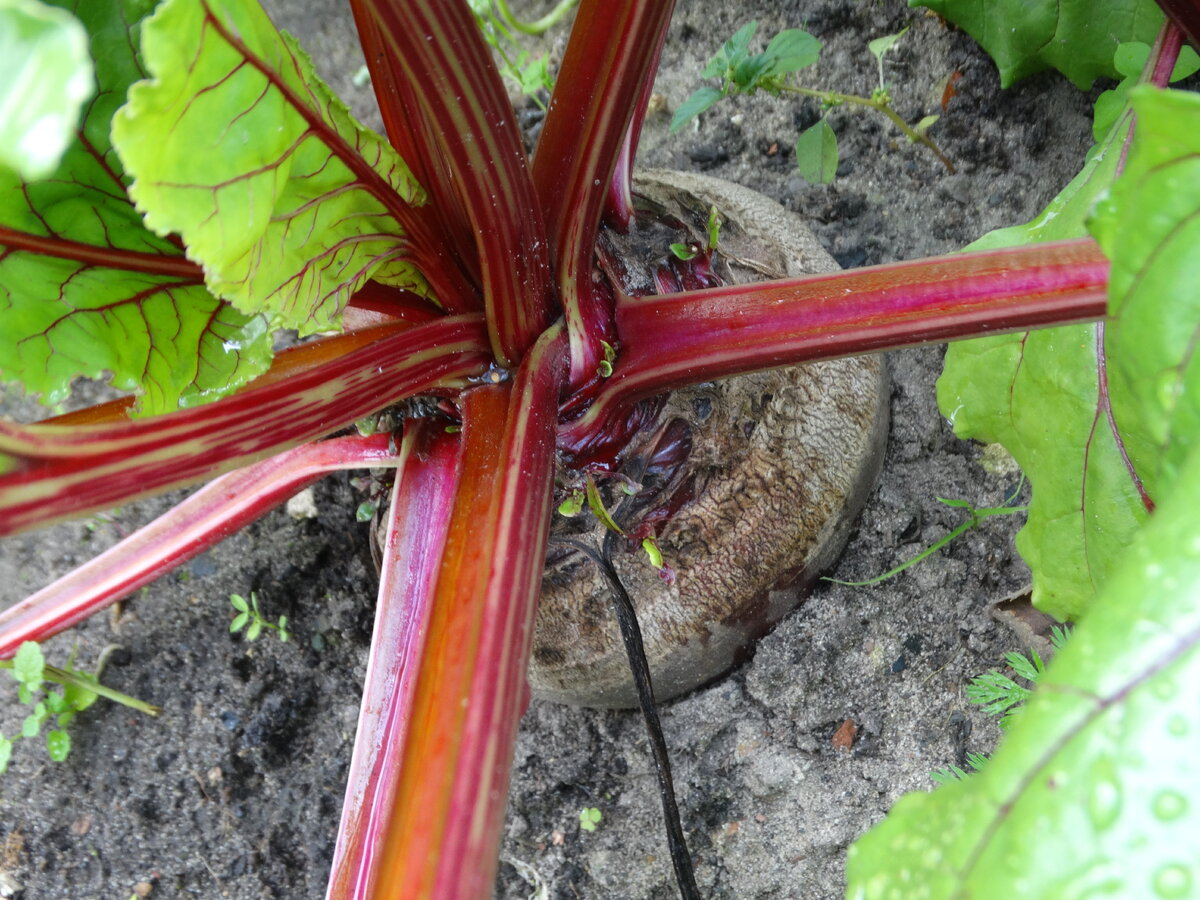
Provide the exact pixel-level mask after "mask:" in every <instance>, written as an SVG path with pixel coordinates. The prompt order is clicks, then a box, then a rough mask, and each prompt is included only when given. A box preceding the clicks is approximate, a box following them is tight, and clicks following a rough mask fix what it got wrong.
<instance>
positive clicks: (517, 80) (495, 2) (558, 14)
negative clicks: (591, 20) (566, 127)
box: [468, 0, 577, 112]
mask: <svg viewBox="0 0 1200 900" xmlns="http://www.w3.org/2000/svg"><path fill="white" fill-rule="evenodd" d="M576 2H577V0H561V2H560V3H559V4H558V5H557V6H556V7H554V9H552V10H551V11H550V12H548V13H547V14H546V15H544V16H542V18H540V19H537V20H535V21H533V22H525V21H522V20H520V19H518V18H517V17H516V16H515V15H513V12H512V10H511V9H510V8H509V5H508V0H468V4H469V5H470V7H471V12H472V13H474V15H475V21H476V23H477V24H478V25H479V30H480V31H481V32H483V39H484V40H485V41H487V44H488V46H489V47H491V48H492V49H493V50H495V51H496V55H497V56H498V57H499V64H498V66H499V69H500V74H501V75H502V76H503V77H504V78H505V79H507V80H508V81H510V82H511V83H512V84H513V85H514V86H516V88H517V89H518V90H520V92H521V93H522V94H524V95H525V96H526V97H529V98H530V99H531V100H533V102H534V103H536V104H537V105H538V106H539V107H541V109H542V112H545V111H546V105H545V104H544V103H543V102H542V98H541V96H540V93H541V92H542V91H543V90H544V91H547V92H549V91H550V90H552V89H553V88H554V78H553V77H552V76H551V75H550V60H549V57H547V56H546V54H544V53H543V54H541V55H539V56H532V55H531V54H530V53H529V51H528V50H525V49H524V48H523V47H521V45H520V43H519V41H518V38H517V33H520V34H528V35H539V34H542V33H544V32H545V31H546V30H547V29H549V28H551V27H553V26H554V25H555V24H557V23H558V22H559V21H561V20H562V19H563V17H565V16H566V15H567V13H569V12H570V11H571V10H572V9H574V7H575V3H576Z"/></svg>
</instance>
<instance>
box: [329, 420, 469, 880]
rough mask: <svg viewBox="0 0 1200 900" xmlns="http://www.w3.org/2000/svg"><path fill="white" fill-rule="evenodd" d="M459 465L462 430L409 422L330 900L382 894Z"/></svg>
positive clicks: (390, 518)
mask: <svg viewBox="0 0 1200 900" xmlns="http://www.w3.org/2000/svg"><path fill="white" fill-rule="evenodd" d="M458 474H459V441H458V439H457V437H454V436H451V435H447V434H445V433H440V434H439V433H436V432H435V431H434V426H433V425H431V424H430V423H429V422H420V423H417V424H416V425H415V426H414V427H412V428H410V429H408V430H406V432H405V435H404V441H403V443H402V444H401V446H400V459H399V465H398V469H397V472H396V485H395V488H394V490H393V493H392V505H391V508H390V510H389V511H388V522H387V543H386V546H385V547H384V553H383V571H382V573H381V575H382V577H381V580H380V583H379V600H378V602H377V604H376V606H375V629H374V631H373V632H372V635H371V654H370V658H369V660H368V662H367V675H366V682H365V684H364V686H363V698H362V707H361V711H360V713H359V717H358V731H357V734H356V735H355V738H354V755H353V758H352V759H351V761H350V775H349V779H348V781H347V785H346V799H345V802H344V803H343V805H342V820H341V826H340V827H339V828H338V841H337V847H336V848H335V850H334V856H333V870H332V872H331V873H330V876H329V887H328V890H327V892H326V897H327V900H366V898H369V897H371V896H373V894H372V892H373V890H374V888H375V882H376V873H377V871H378V868H379V854H380V853H381V852H382V850H383V841H384V837H385V828H384V826H385V825H386V823H387V818H388V814H389V812H390V810H391V807H392V805H393V804H394V802H395V795H396V780H397V778H398V777H399V774H400V761H401V758H402V756H403V752H404V746H405V738H406V737H407V732H408V725H409V722H410V720H411V707H412V698H413V693H414V692H415V690H416V679H417V674H418V670H419V664H420V660H421V655H422V653H423V652H424V649H425V635H426V631H427V629H428V620H429V615H430V610H431V606H432V603H433V598H434V591H435V588H436V586H437V575H438V571H439V569H440V567H441V559H442V550H443V549H444V547H445V543H446V532H447V530H448V528H449V525H450V514H451V511H452V509H453V504H454V496H455V489H456V487H457V484H458Z"/></svg>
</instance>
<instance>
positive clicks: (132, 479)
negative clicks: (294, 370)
mask: <svg viewBox="0 0 1200 900" xmlns="http://www.w3.org/2000/svg"><path fill="white" fill-rule="evenodd" d="M490 360H491V354H490V353H489V352H488V340H487V333H486V330H485V326H484V324H483V319H482V317H481V316H478V315H472V316H456V317H452V318H444V319H440V320H438V321H436V322H430V323H427V324H424V325H417V326H414V327H411V328H407V329H405V330H402V331H400V332H399V333H393V334H390V335H389V336H388V337H384V338H381V339H380V340H378V341H375V342H373V343H370V344H367V345H366V346H362V347H358V348H357V349H354V350H352V351H350V352H348V353H346V354H345V355H344V356H341V357H338V358H336V359H333V360H331V361H329V362H326V363H323V364H321V365H319V366H316V367H314V368H312V369H310V370H307V371H303V372H300V373H298V374H296V375H294V376H293V377H290V378H286V379H283V380H281V381H277V382H274V383H271V384H267V385H264V386H262V387H257V388H251V389H249V390H246V391H243V392H241V393H239V394H236V395H234V396H232V397H227V398H225V399H224V400H219V401H217V402H216V403H211V404H208V405H207V406H200V407H196V408H193V409H187V410H181V411H180V412H176V413H171V414H169V415H165V416H158V417H156V418H152V419H139V420H135V421H129V422H122V423H119V424H106V425H93V426H84V425H81V426H74V427H71V426H61V425H57V426H56V425H28V426H21V425H13V424H11V423H7V422H0V461H3V458H4V457H8V458H9V465H10V469H9V470H8V471H7V472H5V473H4V474H3V475H0V535H2V534H12V533H14V532H17V531H21V530H24V529H27V528H32V527H35V526H38V525H44V524H48V523H50V522H55V521H60V520H62V519H67V518H73V517H76V516H80V515H83V514H85V513H88V512H92V511H94V510H100V509H108V508H110V507H112V506H115V505H117V504H119V503H124V502H127V501H129V500H133V499H135V498H138V497H145V496H148V495H150V494H154V493H158V492H161V491H165V490H168V489H170V488H173V487H181V486H184V485H187V484H193V483H195V482H197V481H203V480H205V479H208V478H214V477H216V476H217V475H220V474H221V473H223V472H227V471H230V470H231V469H234V468H237V467H239V466H244V465H248V464H250V463H253V462H255V461H257V460H259V459H263V458H265V457H267V456H270V455H271V454H274V453H279V452H282V451H284V450H287V449H288V448H290V447H294V446H296V445H298V444H300V443H303V442H304V441H310V440H313V439H315V438H319V437H322V436H324V435H326V434H329V433H331V432H333V431H336V430H337V429H339V428H342V427H345V426H346V425H348V424H349V423H351V422H354V421H355V420H356V419H359V418H361V417H362V416H365V415H367V414H369V413H372V412H374V411H376V410H379V409H383V408H384V407H386V406H389V405H391V404H393V403H396V402H398V401H399V400H401V399H403V398H405V397H410V396H413V395H415V394H419V393H426V392H429V391H431V390H434V389H436V388H440V387H446V386H451V385H456V384H458V383H460V382H461V380H462V379H463V378H465V377H466V376H468V375H475V374H478V373H480V372H482V371H483V370H484V369H486V368H487V366H488V364H489V362H490Z"/></svg>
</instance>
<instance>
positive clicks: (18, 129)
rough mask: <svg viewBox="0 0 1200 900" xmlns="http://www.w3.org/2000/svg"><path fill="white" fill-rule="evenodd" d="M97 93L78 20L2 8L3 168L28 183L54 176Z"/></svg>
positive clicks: (54, 12) (30, 5) (24, 0)
mask: <svg viewBox="0 0 1200 900" xmlns="http://www.w3.org/2000/svg"><path fill="white" fill-rule="evenodd" d="M93 89H94V86H93V83H92V59H91V57H90V56H89V55H88V40H87V32H85V31H84V30H83V26H81V25H80V24H79V21H78V20H77V19H76V18H75V17H74V16H72V15H71V14H70V13H68V12H66V11H65V10H61V9H55V8H54V7H51V6H47V5H46V4H44V3H40V2H39V0H3V2H0V165H2V166H6V167H8V168H9V169H12V170H13V171H15V172H16V173H17V174H18V175H20V176H21V177H22V178H24V179H26V180H29V181H32V180H33V179H36V178H44V177H46V176H47V175H49V174H50V173H51V172H53V171H54V170H55V168H56V167H57V166H58V162H59V160H60V159H62V155H63V152H64V151H65V150H66V149H67V144H68V143H70V141H71V138H72V137H73V136H74V134H75V126H76V124H77V123H78V122H79V113H80V111H81V110H82V109H83V104H84V101H86V100H87V99H88V98H89V97H90V96H91V95H92V91H93Z"/></svg>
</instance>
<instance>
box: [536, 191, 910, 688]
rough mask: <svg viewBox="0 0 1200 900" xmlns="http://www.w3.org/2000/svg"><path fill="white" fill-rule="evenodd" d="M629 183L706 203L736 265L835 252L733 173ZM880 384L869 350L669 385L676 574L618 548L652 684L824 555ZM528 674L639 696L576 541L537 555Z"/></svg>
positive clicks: (837, 538) (665, 541)
mask: <svg viewBox="0 0 1200 900" xmlns="http://www.w3.org/2000/svg"><path fill="white" fill-rule="evenodd" d="M638 188H639V192H640V193H642V194H644V195H647V196H649V197H650V199H652V200H653V201H654V202H655V203H656V204H658V205H660V206H663V207H666V208H668V210H669V211H671V212H673V214H674V215H676V216H677V217H678V218H679V219H681V220H683V221H690V222H696V221H699V222H701V223H702V222H703V221H704V219H705V218H706V217H707V211H708V208H709V206H710V205H711V204H715V205H716V206H717V207H718V209H719V210H720V213H721V216H722V218H723V220H724V221H725V224H724V225H723V227H722V231H721V244H720V252H721V253H722V254H723V255H724V257H725V259H726V260H727V261H732V263H733V264H732V265H731V267H730V268H731V274H732V275H733V279H734V280H742V281H747V280H753V279H754V278H756V277H759V276H758V275H756V274H755V271H757V272H764V271H765V272H778V274H779V275H781V276H782V275H796V274H802V273H817V272H826V271H832V270H834V269H836V268H837V265H836V263H835V262H834V261H833V260H832V258H830V257H829V256H828V255H827V254H826V253H825V252H824V251H823V250H822V249H821V248H820V246H819V244H818V243H817V242H816V240H815V238H814V237H813V236H812V234H811V233H810V232H809V231H808V229H807V228H806V227H805V226H804V224H803V222H802V221H801V220H800V219H799V217H797V216H795V215H793V214H791V213H789V212H787V211H786V210H784V209H783V208H782V207H780V206H779V205H778V204H775V203H774V202H773V201H770V200H768V199H766V198H765V197H762V196H761V195H759V194H756V193H754V192H752V191H748V190H746V189H745V188H741V187H739V186H736V185H732V184H729V183H728V182H721V181H718V180H716V179H709V178H704V177H702V176H695V175H680V174H678V173H652V175H651V176H650V177H649V178H648V179H647V180H644V181H642V182H641V183H640V184H639V185H638ZM737 260H750V261H753V262H751V263H750V264H749V265H738V264H737ZM888 395H889V389H888V380H887V375H886V369H885V365H884V362H883V360H882V358H881V357H863V358H857V359H846V360H835V361H832V362H822V363H816V364H811V365H807V366H796V367H791V368H786V369H777V370H774V371H771V372H762V373H756V374H753V375H747V376H741V377H739V378H734V379H728V380H725V381H722V382H719V383H715V384H706V385H699V386H696V387H693V388H689V389H686V390H683V391H677V392H675V393H674V394H673V395H672V396H671V397H670V399H669V400H668V401H667V404H666V406H665V408H664V409H663V412H662V414H661V416H660V419H659V421H661V422H667V421H670V420H671V419H672V418H675V417H678V418H682V419H684V420H686V421H687V422H688V424H689V425H690V427H691V431H692V440H693V447H692V452H691V456H690V458H689V460H688V462H687V464H686V465H687V467H688V469H689V471H690V473H691V475H692V476H694V477H695V481H696V487H695V499H694V500H693V501H692V502H691V503H689V504H687V505H686V506H685V507H684V508H683V509H681V510H680V511H679V512H678V513H677V514H676V515H675V516H674V518H672V519H671V521H670V522H669V523H668V524H667V525H666V526H665V527H664V529H663V531H662V532H661V534H660V536H659V545H660V547H661V548H662V552H663V556H664V559H665V561H666V562H667V564H668V565H670V566H671V567H672V568H674V569H675V571H676V573H677V578H676V581H675V583H674V584H667V583H665V582H664V581H663V580H662V579H660V578H659V576H658V574H657V572H656V571H655V570H654V569H653V568H652V567H651V566H650V565H649V564H648V563H647V561H646V558H645V556H644V555H642V554H641V553H640V551H635V552H630V553H627V554H623V555H622V556H620V557H619V558H618V559H616V560H615V563H616V567H617V570H618V572H619V573H620V575H621V578H622V580H623V582H624V583H625V585H626V587H627V589H628V591H629V593H630V594H631V595H632V597H633V600H634V604H635V606H636V607H637V611H638V617H639V620H640V622H641V627H642V631H643V637H644V640H645V645H646V653H647V657H648V659H649V662H650V669H651V677H652V679H653V682H654V690H655V695H656V697H657V698H658V699H659V700H666V699H670V698H671V697H675V696H678V695H679V694H682V693H685V692H686V691H689V690H691V689H693V688H695V687H698V686H699V685H701V684H703V683H705V682H707V681H710V680H712V679H713V678H716V677H717V676H719V675H721V674H723V673H725V672H726V671H728V670H729V668H730V667H732V666H733V665H734V664H736V663H737V662H738V661H739V660H740V659H741V658H742V657H744V655H745V654H746V653H747V652H748V650H749V648H750V647H751V646H752V645H753V642H754V640H756V639H757V638H758V637H760V636H761V635H762V634H764V633H765V632H766V631H768V630H769V629H770V628H771V627H772V626H773V625H774V624H775V623H776V622H778V621H779V619H780V618H782V617H783V616H784V615H785V614H786V613H787V612H789V611H790V610H791V609H792V608H794V607H795V605H796V604H797V603H798V602H799V601H800V599H801V598H802V596H803V593H804V591H805V590H806V588H807V586H808V584H809V583H811V581H812V579H813V578H814V577H815V576H816V575H817V574H818V573H819V572H820V571H821V570H822V569H825V568H827V567H828V566H829V565H830V564H831V563H832V562H833V561H834V560H835V559H836V557H837V555H838V554H839V553H840V552H841V550H842V548H843V546H844V545H845V542H846V539H847V537H848V536H849V532H850V529H851V527H852V524H853V521H854V519H855V518H856V517H857V515H858V513H859V511H860V510H861V509H862V506H863V504H864V503H865V501H866V499H867V496H868V495H869V494H870V492H871V490H872V489H873V487H874V484H875V480H876V478H877V476H878V473H879V467H880V464H881V462H882V457H883V448H884V444H885V442H886V438H887V430H888ZM529 680H530V685H531V686H532V688H533V691H534V693H535V695H537V696H539V697H542V698H545V699H551V700H556V701H560V702H564V703H571V704H578V705H587V706H600V707H627V706H634V705H636V694H635V692H634V687H633V682H632V678H631V676H630V674H629V669H628V664H627V662H626V659H625V651H624V648H623V646H622V643H621V639H620V636H619V633H618V631H617V627H616V624H615V622H614V620H613V616H612V612H611V609H610V603H609V598H608V594H607V590H606V588H605V585H604V583H603V580H602V578H601V576H600V575H599V573H598V572H597V571H596V569H595V567H594V566H593V565H592V563H591V562H589V561H587V560H585V559H583V558H581V557H579V556H571V557H568V558H566V559H562V560H560V561H559V562H557V563H555V564H552V565H550V566H548V567H547V571H546V576H545V579H544V581H543V586H542V599H541V606H540V609H539V613H538V620H537V627H536V631H535V635H534V644H533V660H532V663H531V666H530V672H529Z"/></svg>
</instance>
